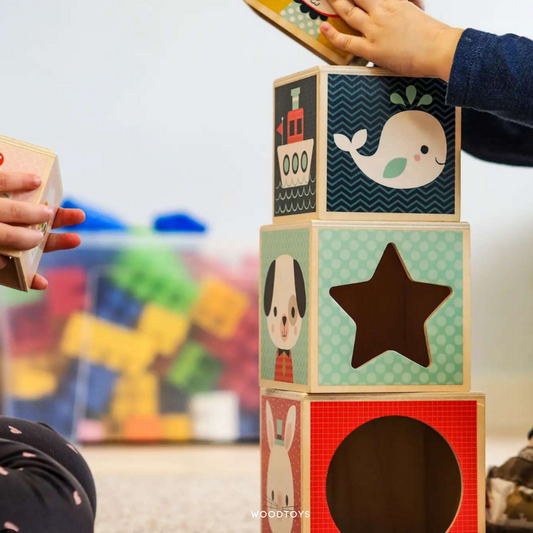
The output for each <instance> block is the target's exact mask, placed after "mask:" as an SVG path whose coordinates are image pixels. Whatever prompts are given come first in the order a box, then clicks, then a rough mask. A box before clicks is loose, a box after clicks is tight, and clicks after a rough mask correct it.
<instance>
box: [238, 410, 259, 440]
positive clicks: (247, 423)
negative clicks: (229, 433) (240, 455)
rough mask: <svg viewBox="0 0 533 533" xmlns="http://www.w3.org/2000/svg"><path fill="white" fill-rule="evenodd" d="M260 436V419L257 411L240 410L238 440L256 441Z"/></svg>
mask: <svg viewBox="0 0 533 533" xmlns="http://www.w3.org/2000/svg"><path fill="white" fill-rule="evenodd" d="M259 435H260V417H259V412H258V410H257V409H254V410H253V411H248V410H247V409H241V412H240V422H239V440H244V441H254V442H255V441H257V439H259Z"/></svg>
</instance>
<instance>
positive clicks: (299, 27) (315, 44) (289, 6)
mask: <svg viewBox="0 0 533 533" xmlns="http://www.w3.org/2000/svg"><path fill="white" fill-rule="evenodd" d="M245 2H246V3H247V4H249V5H250V6H251V7H252V8H254V9H255V10H256V11H257V12H258V13H259V14H260V15H261V16H262V17H264V18H265V19H266V20H268V21H269V22H271V23H272V24H275V25H276V26H278V27H279V28H280V29H281V30H282V31H284V32H285V33H286V34H288V35H289V36H290V37H292V38H294V39H295V40H297V41H299V42H300V43H301V44H303V45H304V46H305V47H306V48H308V49H309V50H311V51H312V52H314V53H315V54H317V55H318V56H319V57H321V58H322V59H324V60H325V61H328V62H329V63H334V64H337V65H348V64H349V63H355V62H359V63H362V62H364V63H366V61H363V60H361V59H359V58H354V56H353V55H351V54H348V53H346V52H343V51H342V50H339V49H338V48H335V47H334V46H333V45H332V44H331V43H330V42H329V41H328V40H327V39H326V38H325V37H324V36H323V35H322V34H321V32H320V26H321V24H322V23H324V22H326V21H328V22H329V23H330V24H331V25H332V26H334V27H335V28H337V29H338V30H339V31H341V32H343V33H348V34H350V35H355V34H356V32H355V31H354V30H353V29H352V28H351V27H350V26H348V25H347V24H346V23H345V22H344V21H343V20H342V19H341V18H340V17H339V16H338V15H337V13H336V12H335V10H334V9H333V8H332V7H331V5H330V4H329V2H328V0H245Z"/></svg>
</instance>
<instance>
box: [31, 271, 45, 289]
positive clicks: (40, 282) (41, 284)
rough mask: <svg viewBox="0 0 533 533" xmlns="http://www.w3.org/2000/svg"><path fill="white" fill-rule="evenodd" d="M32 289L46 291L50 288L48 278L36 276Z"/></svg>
mask: <svg viewBox="0 0 533 533" xmlns="http://www.w3.org/2000/svg"><path fill="white" fill-rule="evenodd" d="M31 288H32V289H33V290H34V291H44V290H46V289H47V288H48V280H47V279H46V278H43V276H41V274H35V277H34V278H33V282H32V284H31Z"/></svg>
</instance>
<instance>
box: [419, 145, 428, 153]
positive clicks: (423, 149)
mask: <svg viewBox="0 0 533 533" xmlns="http://www.w3.org/2000/svg"><path fill="white" fill-rule="evenodd" d="M420 151H421V152H422V153H423V154H424V155H426V154H427V153H428V152H429V148H428V147H427V146H426V145H425V144H424V146H422V148H420Z"/></svg>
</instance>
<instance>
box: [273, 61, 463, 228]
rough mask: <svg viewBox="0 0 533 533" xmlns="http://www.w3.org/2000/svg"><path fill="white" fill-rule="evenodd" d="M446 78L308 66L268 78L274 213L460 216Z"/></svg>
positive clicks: (456, 118) (456, 130)
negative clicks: (273, 79) (272, 80)
mask: <svg viewBox="0 0 533 533" xmlns="http://www.w3.org/2000/svg"><path fill="white" fill-rule="evenodd" d="M445 97H446V84H445V83H444V82H443V81H442V80H439V79H433V78H401V77H398V76H394V75H393V74H391V73H389V72H387V71H385V70H382V69H378V68H371V67H356V68H343V67H317V68H314V69H311V70H307V71H305V72H301V73H299V74H295V75H293V76H289V77H287V78H283V79H280V80H278V81H276V82H275V84H274V103H275V117H274V118H275V122H274V131H273V134H274V136H275V142H274V191H273V192H274V222H275V223H288V222H295V221H301V220H312V219H320V220H377V221H405V220H409V221H431V222H443V221H446V222H450V221H459V220H460V157H461V127H460V111H459V110H456V109H455V108H453V107H450V106H447V105H446V103H445Z"/></svg>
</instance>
